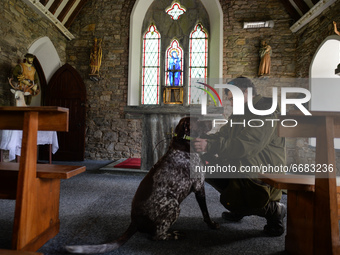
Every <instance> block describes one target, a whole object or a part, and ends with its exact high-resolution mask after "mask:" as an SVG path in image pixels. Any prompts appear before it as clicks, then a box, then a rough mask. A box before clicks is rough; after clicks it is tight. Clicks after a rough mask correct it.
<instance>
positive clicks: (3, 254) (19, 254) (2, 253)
mask: <svg viewBox="0 0 340 255" xmlns="http://www.w3.org/2000/svg"><path fill="white" fill-rule="evenodd" d="M0 255H43V254H42V253H38V252H30V251H14V250H3V249H0Z"/></svg>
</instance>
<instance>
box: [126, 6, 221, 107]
mask: <svg viewBox="0 0 340 255" xmlns="http://www.w3.org/2000/svg"><path fill="white" fill-rule="evenodd" d="M152 2H153V0H136V2H135V4H134V6H133V9H132V12H131V16H130V36H129V38H130V41H129V43H130V45H129V73H128V102H127V104H128V105H139V101H140V97H139V93H137V92H139V91H140V71H141V61H140V59H141V46H140V45H141V30H142V24H143V20H144V16H145V14H146V12H147V10H148V8H149V6H150V5H151V4H152ZM201 2H202V4H203V5H204V7H205V9H206V10H207V12H208V14H209V18H210V27H211V28H210V37H211V41H210V53H209V71H210V77H211V78H220V77H222V75H223V72H222V69H223V61H222V60H223V47H222V46H223V12H222V9H221V6H220V3H219V1H218V0H201Z"/></svg>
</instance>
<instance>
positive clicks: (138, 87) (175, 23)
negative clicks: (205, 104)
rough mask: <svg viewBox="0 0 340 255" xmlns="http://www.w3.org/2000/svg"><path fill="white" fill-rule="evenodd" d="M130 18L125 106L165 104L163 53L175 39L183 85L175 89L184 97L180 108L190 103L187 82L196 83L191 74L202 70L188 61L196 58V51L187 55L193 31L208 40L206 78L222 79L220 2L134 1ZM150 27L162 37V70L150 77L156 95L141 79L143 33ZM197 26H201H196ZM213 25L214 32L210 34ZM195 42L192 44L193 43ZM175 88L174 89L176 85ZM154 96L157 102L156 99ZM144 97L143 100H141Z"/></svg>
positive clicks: (203, 0) (183, 0)
mask: <svg viewBox="0 0 340 255" xmlns="http://www.w3.org/2000/svg"><path fill="white" fill-rule="evenodd" d="M187 7H188V8H187ZM131 15H132V16H131V30H130V38H131V40H130V51H129V52H130V56H129V80H128V83H129V89H128V105H140V104H163V103H164V102H165V100H164V91H165V90H168V89H167V84H166V80H167V75H168V74H169V72H167V71H166V69H167V68H168V67H167V54H166V51H167V49H168V47H169V46H170V45H171V43H172V42H173V40H174V39H176V40H177V42H178V45H179V46H180V47H181V49H182V51H183V53H182V54H183V55H182V60H181V64H182V66H181V68H182V69H181V71H182V72H181V75H180V82H181V84H182V86H178V89H179V91H181V93H182V94H183V97H182V99H183V102H182V103H183V105H188V104H190V103H191V102H190V101H189V97H190V96H189V94H191V92H190V91H189V87H190V84H189V83H190V81H189V80H190V79H191V80H192V79H193V78H195V80H197V79H196V78H197V76H196V75H193V74H191V73H194V72H195V71H197V70H198V69H199V67H202V66H200V65H196V64H194V65H193V68H191V62H192V61H193V60H194V59H195V60H197V59H198V58H196V57H195V56H197V54H198V52H196V53H192V55H191V54H190V44H191V43H192V42H191V39H190V38H191V37H192V35H191V34H192V33H193V32H194V31H196V33H194V34H193V36H195V35H196V34H202V33H201V32H204V34H205V36H206V38H207V39H206V44H205V46H204V47H206V53H208V51H209V56H208V54H206V55H205V57H206V61H207V64H206V65H205V67H206V68H205V69H206V72H205V77H207V78H208V75H209V76H211V77H214V78H216V77H222V56H223V54H222V52H223V48H222V45H223V29H222V28H223V18H222V17H223V15H222V10H221V7H220V4H219V0H175V1H173V2H172V3H171V5H169V4H168V2H166V1H153V0H140V1H137V2H136V5H135V7H134V10H133V12H132V14H131ZM150 24H154V26H155V27H157V32H158V35H159V37H160V38H161V40H160V41H159V46H160V47H159V49H160V55H159V62H158V63H159V66H161V67H162V68H160V69H159V73H158V74H157V75H153V77H156V79H157V81H158V89H157V90H156V91H157V93H158V95H157V93H154V92H150V91H151V90H149V87H147V86H146V85H149V84H147V83H145V79H144V77H145V76H144V71H145V70H144V66H143V65H144V35H145V31H149V27H150ZM198 24H200V26H197V25H198ZM212 26H213V29H212V30H211V31H210V28H211V27H212ZM199 30H201V31H199ZM138 31H144V32H142V33H141V34H139V38H138ZM139 33H140V32H139ZM208 36H209V38H208ZM195 40H197V41H204V40H203V38H196V39H195ZM208 41H209V48H210V49H209V50H208V44H207V43H208ZM195 43H196V42H193V44H195ZM202 52H203V51H202ZM202 52H201V54H202ZM194 55H195V56H194ZM190 56H192V61H190ZM138 59H139V61H138ZM209 59H210V60H209ZM168 60H169V59H168ZM164 67H165V68H164ZM196 74H197V73H196ZM177 75H178V74H177ZM199 77H201V76H199ZM168 78H169V77H168ZM202 81H203V80H202ZM174 87H175V88H176V86H174ZM175 88H173V89H175ZM169 89H172V88H169ZM175 90H176V89H175ZM153 91H154V90H153ZM201 91H202V90H200V91H199V92H196V93H200V92H201ZM138 92H140V93H138ZM160 92H162V94H161V93H160ZM149 93H150V97H153V98H154V99H152V100H151V99H150V101H148V100H149V99H148V100H146V99H147V98H148V97H149ZM171 93H172V92H171ZM172 96H173V95H172V94H171V97H172ZM156 97H157V99H155V98H156ZM143 98H144V100H142V99H143ZM195 104H197V102H195Z"/></svg>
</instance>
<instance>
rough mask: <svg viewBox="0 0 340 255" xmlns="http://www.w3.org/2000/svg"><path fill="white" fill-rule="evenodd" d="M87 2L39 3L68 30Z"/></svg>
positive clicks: (56, 0) (53, 0) (60, 0)
mask: <svg viewBox="0 0 340 255" xmlns="http://www.w3.org/2000/svg"><path fill="white" fill-rule="evenodd" d="M87 1H88V0H40V1H39V2H40V3H41V4H42V5H43V6H44V7H45V8H46V9H47V10H48V11H49V12H50V13H52V14H53V15H54V16H55V17H56V18H57V19H58V20H59V21H60V22H61V23H62V24H63V25H64V26H65V27H66V28H69V27H70V26H71V25H72V23H73V21H74V20H75V19H76V17H77V15H78V14H79V12H80V10H81V9H82V8H83V6H84V5H85V3H86V2H87Z"/></svg>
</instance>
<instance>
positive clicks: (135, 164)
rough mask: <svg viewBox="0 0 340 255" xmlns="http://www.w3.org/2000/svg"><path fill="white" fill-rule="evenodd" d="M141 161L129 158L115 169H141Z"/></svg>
mask: <svg viewBox="0 0 340 255" xmlns="http://www.w3.org/2000/svg"><path fill="white" fill-rule="evenodd" d="M140 164H141V159H140V158H128V159H126V160H124V161H123V162H121V163H119V164H117V165H115V166H114V167H115V168H131V169H140Z"/></svg>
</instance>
